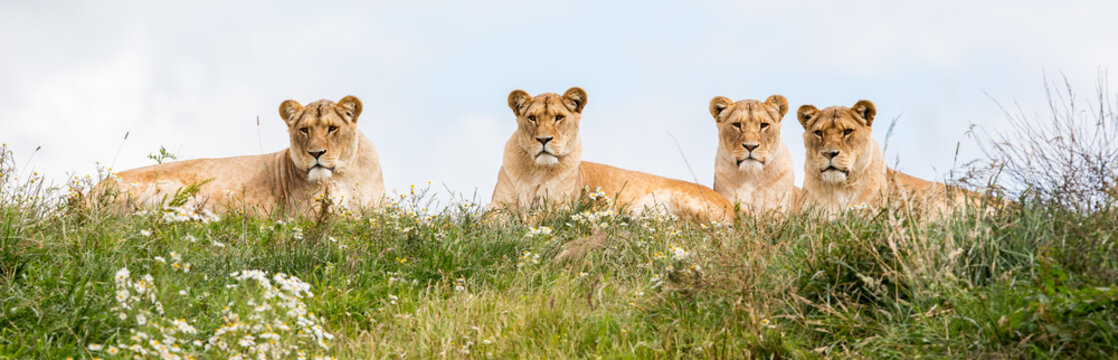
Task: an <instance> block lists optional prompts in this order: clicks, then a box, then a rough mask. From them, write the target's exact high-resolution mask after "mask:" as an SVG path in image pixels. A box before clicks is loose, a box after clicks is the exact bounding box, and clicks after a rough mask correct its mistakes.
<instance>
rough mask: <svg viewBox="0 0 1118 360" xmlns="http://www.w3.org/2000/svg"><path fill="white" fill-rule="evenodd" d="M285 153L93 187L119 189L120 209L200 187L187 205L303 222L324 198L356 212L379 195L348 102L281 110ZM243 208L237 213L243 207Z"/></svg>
mask: <svg viewBox="0 0 1118 360" xmlns="http://www.w3.org/2000/svg"><path fill="white" fill-rule="evenodd" d="M279 114H280V118H282V119H283V121H284V122H285V123H286V124H287V132H288V135H289V136H290V139H291V147H290V148H287V149H284V150H281V151H279V152H275V153H271V154H264V155H247V156H237V157H230V158H220V159H196V160H186V161H176V162H170V163H165V164H159V165H152V166H146V167H142V168H138V169H132V170H127V171H123V172H121V173H120V174H119V175H118V178H117V179H106V180H104V181H102V182H101V183H100V184H98V185H97V186H96V187H95V188H94V196H100V195H101V194H105V193H106V191H105V190H107V189H106V187H109V186H115V187H117V189H119V190H120V191H119V194H118V196H117V197H116V202H117V203H118V205H121V206H125V207H126V208H135V207H159V206H163V205H164V204H163V203H164V202H165V201H166V200H167V199H170V198H171V197H173V196H174V194H175V193H176V192H177V191H179V190H180V189H182V188H184V187H186V186H188V185H190V184H201V186H200V188H199V191H198V192H197V196H196V197H195V198H194V199H192V200H191V201H190V202H189V203H188V204H189V205H190V206H196V207H201V208H205V209H207V210H214V211H220V210H225V207H221V206H219V205H225V206H226V207H236V208H238V209H246V210H255V211H263V212H272V211H273V210H276V209H284V210H285V212H288V213H301V214H304V215H309V214H312V213H314V212H317V211H318V210H320V209H319V208H318V204H319V203H320V202H319V201H316V200H318V199H320V198H321V197H322V196H323V195H327V194H328V195H329V197H330V198H331V199H333V202H334V205H335V206H340V207H342V208H357V207H361V206H369V205H374V204H376V203H378V202H379V201H380V199H381V197H382V196H383V192H384V180H383V179H382V178H381V169H380V160H379V157H378V156H377V151H376V149H375V148H374V147H373V143H372V142H370V141H369V139H368V138H366V137H365V135H364V134H362V133H361V130H359V129H358V128H357V117H358V116H360V115H361V101H360V100H358V99H357V98H356V97H353V96H346V97H345V98H343V99H342V100H341V101H339V102H337V103H334V102H332V101H329V100H319V101H315V102H313V103H310V104H307V106H305V107H304V106H302V105H300V104H299V103H298V102H296V101H294V100H287V101H284V102H283V103H282V104H280V107H279ZM242 206H243V208H242Z"/></svg>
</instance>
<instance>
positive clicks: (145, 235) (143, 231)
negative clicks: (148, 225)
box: [140, 230, 151, 237]
mask: <svg viewBox="0 0 1118 360" xmlns="http://www.w3.org/2000/svg"><path fill="white" fill-rule="evenodd" d="M140 235H142V236H143V237H150V236H151V230H140Z"/></svg>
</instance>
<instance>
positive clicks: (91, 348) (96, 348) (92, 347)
mask: <svg viewBox="0 0 1118 360" xmlns="http://www.w3.org/2000/svg"><path fill="white" fill-rule="evenodd" d="M102 348H104V346H102V345H101V344H98V343H92V344H89V351H101V349H102Z"/></svg>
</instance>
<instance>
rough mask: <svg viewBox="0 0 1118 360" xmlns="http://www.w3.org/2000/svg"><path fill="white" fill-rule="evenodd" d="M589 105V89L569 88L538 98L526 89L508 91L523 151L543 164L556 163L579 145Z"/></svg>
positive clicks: (553, 164)
mask: <svg viewBox="0 0 1118 360" xmlns="http://www.w3.org/2000/svg"><path fill="white" fill-rule="evenodd" d="M585 106H586V91H585V90H582V89H581V88H578V87H573V88H570V89H567V92H565V93H563V95H562V96H560V95H557V94H554V93H546V94H540V95H537V96H536V97H532V96H530V95H528V93H526V92H524V91H523V90H513V92H511V93H509V108H511V109H512V112H513V113H514V114H516V123H517V125H518V126H517V130H516V134H515V135H513V136H514V137H515V138H516V142H517V144H518V145H519V146H520V148H521V149H523V150H524V152H525V153H526V154H527V155H528V156H530V157H531V158H532V160H533V161H535V163H536V164H538V165H541V166H555V164H558V163H559V159H560V158H562V157H564V156H567V154H569V153H570V152H572V151H574V150H575V149H576V148H577V147H578V123H579V119H581V116H582V108H583V107H585Z"/></svg>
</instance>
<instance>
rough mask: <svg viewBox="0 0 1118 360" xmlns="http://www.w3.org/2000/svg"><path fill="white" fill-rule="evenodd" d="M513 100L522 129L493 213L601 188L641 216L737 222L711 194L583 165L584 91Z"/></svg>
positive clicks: (513, 96)
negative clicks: (661, 212) (647, 212)
mask: <svg viewBox="0 0 1118 360" xmlns="http://www.w3.org/2000/svg"><path fill="white" fill-rule="evenodd" d="M508 100H509V107H510V108H511V109H512V111H513V113H514V114H516V122H517V129H516V131H515V132H513V134H512V137H510V138H509V140H508V142H506V143H505V153H504V160H503V162H502V164H501V170H500V172H499V173H498V175H497V187H496V188H495V189H493V201H492V203H491V204H490V206H491V207H494V208H499V207H506V208H513V209H527V208H531V207H533V206H536V205H538V204H540V203H541V202H542V201H543V200H545V199H546V201H548V202H551V203H553V204H554V203H563V202H566V201H569V200H570V199H572V198H574V197H577V196H578V195H579V193H580V191H581V189H582V188H584V187H588V188H590V189H591V190H593V189H596V188H601V190H602V191H603V192H605V193H606V194H607V195H608V196H610V197H611V198H614V200H615V201H616V203H617V204H618V205H622V206H626V207H628V208H629V209H631V210H633V211H635V212H638V213H639V212H641V211H643V210H644V209H646V208H649V207H658V206H663V207H664V208H665V209H666V210H667V211H668V212H670V213H671V214H673V215H675V216H680V217H688V218H695V219H698V220H700V221H711V220H714V221H720V222H729V221H732V217H733V215H734V213H733V207H732V206H731V205H730V203H729V202H728V201H727V200H726V199H725V198H723V197H722V196H721V195H718V193H716V192H714V191H713V190H711V189H710V188H707V187H705V186H702V185H699V184H695V183H690V182H685V181H680V180H673V179H668V178H664V177H660V176H655V175H650V174H645V173H641V172H636V171H629V170H623V169H618V168H615V167H612V166H608V165H602V164H597V163H592V162H586V161H582V143H581V140H580V139H579V132H578V127H579V121H580V120H581V115H582V114H581V113H582V109H583V107H584V106H585V105H586V92H585V91H583V90H582V89H580V88H577V87H575V88H571V89H569V90H567V92H566V93H564V94H563V95H558V94H554V93H546V94H540V95H538V96H536V97H532V96H530V95H528V93H526V92H524V91H522V90H516V91H513V92H512V93H510V94H509V99H508ZM544 140H546V143H545V141H544Z"/></svg>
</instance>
